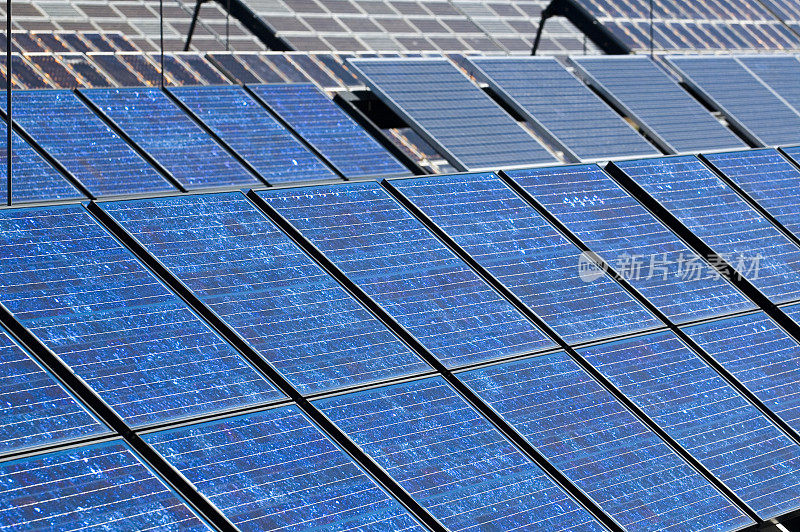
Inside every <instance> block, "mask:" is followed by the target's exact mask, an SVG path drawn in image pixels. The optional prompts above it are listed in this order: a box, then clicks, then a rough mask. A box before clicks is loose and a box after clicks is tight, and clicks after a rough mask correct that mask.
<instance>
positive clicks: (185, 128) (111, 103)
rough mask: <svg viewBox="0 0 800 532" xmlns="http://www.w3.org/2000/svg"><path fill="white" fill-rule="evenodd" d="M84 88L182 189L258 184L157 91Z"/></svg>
mask: <svg viewBox="0 0 800 532" xmlns="http://www.w3.org/2000/svg"><path fill="white" fill-rule="evenodd" d="M84 90H85V92H84V94H85V95H86V96H87V97H88V98H89V99H90V100H92V102H93V103H94V104H95V105H97V106H98V107H99V108H100V109H102V111H103V113H105V114H106V116H108V117H109V118H111V120H113V121H114V122H116V124H117V125H118V126H119V127H120V128H121V129H122V130H123V131H124V132H125V133H126V134H127V135H128V136H129V137H130V138H131V139H132V140H133V141H134V142H135V143H137V144H138V145H139V146H141V147H142V148H143V149H144V150H145V151H146V152H148V153H149V154H150V155H151V156H152V157H153V158H154V159H155V160H157V161H158V162H159V163H161V165H162V166H163V167H164V168H166V169H167V170H168V171H169V172H170V173H171V174H172V175H173V176H174V177H175V178H176V179H177V180H178V181H180V182H181V184H183V185H184V186H185V187H186V188H200V187H214V186H225V185H237V184H254V183H260V181H257V180H256V178H255V177H254V176H253V175H251V174H250V173H249V172H247V171H246V170H245V169H244V168H243V167H242V166H241V165H240V164H239V163H238V162H236V160H235V159H234V158H233V157H231V156H230V155H229V154H228V152H226V151H225V150H224V149H223V148H222V147H221V146H220V145H219V144H217V143H216V142H214V140H213V139H211V137H210V136H209V135H208V134H207V133H206V132H205V131H203V130H202V129H200V127H199V126H197V125H196V124H195V123H194V122H192V120H191V119H190V118H189V117H188V116H186V115H185V114H184V113H183V111H181V110H180V109H179V108H178V107H177V106H176V105H175V104H173V103H172V102H171V101H169V98H168V97H167V95H166V94H164V93H163V92H161V91H160V90H159V89H150V88H135V89H84Z"/></svg>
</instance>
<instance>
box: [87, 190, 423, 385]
mask: <svg viewBox="0 0 800 532" xmlns="http://www.w3.org/2000/svg"><path fill="white" fill-rule="evenodd" d="M103 208H104V209H105V210H106V211H107V212H108V213H110V214H111V215H112V216H113V217H115V218H116V219H117V220H118V221H119V222H120V223H121V224H122V225H123V227H125V229H126V230H128V231H129V232H130V233H131V234H133V235H134V236H135V237H136V238H137V239H139V241H140V242H142V243H143V244H144V245H145V246H146V247H147V248H148V250H149V251H150V253H152V254H153V255H155V256H156V257H157V258H158V259H159V260H160V261H161V262H162V263H163V264H165V265H166V266H167V267H168V268H170V269H171V270H172V271H173V272H174V273H175V274H176V275H177V276H178V277H179V278H180V279H181V280H182V281H183V282H184V283H185V284H186V285H187V286H188V287H189V288H190V289H192V291H194V293H195V294H196V295H197V296H198V297H200V299H202V300H203V301H205V302H206V303H208V305H210V306H211V308H212V309H214V310H215V311H216V312H217V313H218V314H219V316H221V317H222V318H223V319H224V320H226V321H227V322H228V323H229V324H230V325H231V326H232V327H234V328H235V329H236V330H237V331H238V332H239V334H241V335H242V336H243V337H244V338H245V339H247V340H248V341H249V342H250V344H251V345H252V346H253V347H255V348H256V350H258V352H259V353H261V355H262V356H263V357H264V358H265V359H267V360H269V361H270V362H271V363H272V364H273V365H274V366H275V367H276V368H277V369H278V371H280V372H281V373H282V374H283V375H284V376H285V377H286V378H287V379H289V381H291V382H292V383H293V384H294V385H295V386H297V387H298V388H299V389H300V390H301V391H303V392H305V393H314V392H320V391H325V390H329V389H332V388H337V387H342V386H348V385H354V384H360V383H365V382H371V381H375V380H378V379H385V378H391V377H398V376H403V375H409V374H413V373H417V372H420V371H425V369H428V366H427V365H425V364H423V363H422V362H421V361H420V360H419V359H418V358H417V357H416V356H415V355H413V354H412V353H411V351H409V349H408V347H406V346H405V345H403V344H402V343H401V342H400V341H399V340H398V339H397V338H395V337H394V336H393V335H392V334H391V333H390V332H389V331H388V330H387V329H386V328H385V327H384V326H383V325H382V324H381V323H380V322H379V321H378V320H377V319H376V318H375V317H374V316H372V315H371V314H370V313H369V312H367V311H366V310H365V309H364V308H362V307H361V306H360V305H359V304H358V303H356V302H355V301H354V300H353V298H352V297H351V296H350V295H349V294H348V293H347V292H345V291H344V289H343V288H342V287H341V286H339V285H338V284H337V283H336V282H335V281H334V280H333V279H332V278H331V277H329V276H328V274H326V273H325V272H324V271H323V270H322V269H321V268H320V267H319V266H317V265H316V264H315V263H314V262H312V261H311V259H309V258H308V257H307V256H306V255H304V254H303V253H302V252H301V251H300V250H299V249H298V248H297V247H296V246H295V245H294V243H292V242H291V241H290V240H289V238H288V237H286V236H285V235H284V234H283V233H282V232H281V231H279V230H278V229H277V228H276V227H275V226H274V225H273V224H272V223H271V222H269V221H268V220H267V219H266V218H265V217H264V216H263V215H262V214H260V213H259V212H257V211H256V210H255V208H254V207H253V206H252V205H251V204H250V203H249V202H248V201H247V200H246V199H245V197H244V196H243V195H241V194H239V193H233V194H215V195H207V196H191V197H177V198H165V199H154V200H141V201H130V202H120V203H106V204H103ZM187 239H189V240H190V241H191V242H192V248H193V249H196V250H197V251H196V252H194V253H190V254H187V253H186V242H187Z"/></svg>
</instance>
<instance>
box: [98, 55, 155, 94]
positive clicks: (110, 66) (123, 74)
mask: <svg viewBox="0 0 800 532" xmlns="http://www.w3.org/2000/svg"><path fill="white" fill-rule="evenodd" d="M87 57H89V58H90V59H91V60H92V61H93V62H95V63H97V64H98V65H100V68H102V69H103V70H104V71H105V72H106V73H107V74H108V75H109V76H111V77H112V78H113V79H114V81H116V82H117V83H118V84H119V85H120V86H122V87H138V86H140V85H144V79H140V78H139V77H137V76H136V74H134V73H133V72H132V71H131V70H130V69H129V68H128V66H126V65H125V63H124V62H123V61H122V59H120V58H119V57H117V56H116V55H114V54H109V53H99V54H97V53H94V54H89V55H88V56H87Z"/></svg>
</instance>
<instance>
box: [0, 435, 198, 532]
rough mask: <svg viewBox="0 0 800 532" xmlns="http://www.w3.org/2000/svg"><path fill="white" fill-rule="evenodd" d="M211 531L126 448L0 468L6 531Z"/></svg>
mask: <svg viewBox="0 0 800 532" xmlns="http://www.w3.org/2000/svg"><path fill="white" fill-rule="evenodd" d="M153 527H158V528H163V529H169V530H178V529H180V530H208V529H209V528H208V527H207V526H205V525H204V524H203V522H202V521H200V520H199V519H198V518H197V516H196V515H195V514H194V513H192V511H191V510H190V509H189V508H188V507H187V506H186V505H185V504H184V503H183V502H182V501H181V500H180V499H178V497H177V496H176V495H175V494H174V493H173V492H172V491H170V490H169V488H167V486H166V485H165V484H164V483H163V482H161V481H160V480H159V479H157V478H156V477H155V476H154V475H153V473H151V472H150V470H149V469H148V468H147V467H146V466H145V465H144V464H142V462H140V461H139V460H138V459H137V458H136V456H134V454H133V453H132V452H131V451H130V450H129V449H128V448H127V447H126V446H125V445H123V444H122V443H119V442H110V443H104V444H100V445H93V446H91V447H79V448H77V449H69V450H66V451H61V452H57V453H50V454H45V455H40V456H31V457H29V458H24V459H20V460H14V461H11V462H4V463H0V528H2V529H4V530H81V529H93V530H146V529H151V528H153Z"/></svg>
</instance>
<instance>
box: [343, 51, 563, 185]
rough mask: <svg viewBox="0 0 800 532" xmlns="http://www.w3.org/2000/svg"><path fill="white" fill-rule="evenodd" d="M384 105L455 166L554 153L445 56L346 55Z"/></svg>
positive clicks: (517, 162)
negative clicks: (402, 118)
mask: <svg viewBox="0 0 800 532" xmlns="http://www.w3.org/2000/svg"><path fill="white" fill-rule="evenodd" d="M349 63H350V65H352V66H353V67H354V68H355V69H357V70H358V71H359V72H360V73H361V74H362V75H363V76H364V77H365V78H366V79H367V81H368V82H369V84H370V87H371V88H372V90H373V91H375V92H376V93H377V95H378V97H380V98H381V99H382V100H383V101H384V102H385V103H386V104H387V105H389V107H391V108H392V109H394V110H395V111H396V112H397V113H399V114H400V115H401V116H403V117H404V118H405V120H406V123H408V124H409V125H410V126H412V127H413V128H414V129H415V130H416V131H417V133H419V134H420V135H422V136H423V137H425V139H426V140H427V141H429V142H430V143H431V144H433V145H434V146H436V148H437V151H439V152H440V153H442V154H445V155H447V157H448V159H449V160H450V163H451V164H453V165H455V166H456V167H457V168H459V169H460V170H482V169H483V170H489V169H495V168H502V167H510V166H522V165H530V164H535V163H543V162H553V161H554V160H555V158H554V157H553V156H552V155H551V154H550V153H548V152H547V150H545V149H544V148H543V147H542V146H541V145H540V144H539V143H538V142H537V141H536V140H535V139H534V138H533V137H532V136H531V135H529V134H528V133H527V132H526V131H525V130H524V129H523V128H522V127H521V126H520V125H519V124H517V123H516V122H515V121H514V119H513V118H511V117H510V116H508V115H507V114H506V113H505V112H504V111H503V110H502V109H501V108H500V107H499V106H498V105H497V104H496V103H494V101H492V99H491V98H490V97H489V96H487V95H486V94H484V93H483V91H481V90H480V89H479V88H478V87H476V86H475V85H474V84H473V83H472V82H471V81H470V80H469V79H468V78H467V77H465V76H464V75H463V74H462V73H461V71H460V70H458V69H457V68H456V67H455V66H453V64H452V63H450V62H449V61H447V60H446V59H436V58H419V59H409V58H405V59H355V60H350V61H349Z"/></svg>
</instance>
